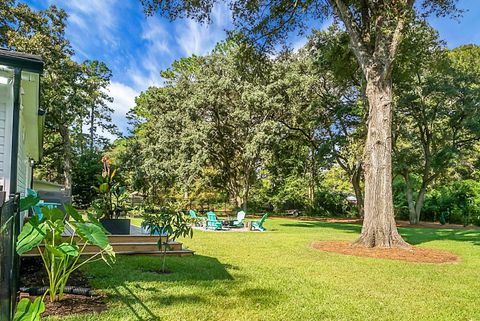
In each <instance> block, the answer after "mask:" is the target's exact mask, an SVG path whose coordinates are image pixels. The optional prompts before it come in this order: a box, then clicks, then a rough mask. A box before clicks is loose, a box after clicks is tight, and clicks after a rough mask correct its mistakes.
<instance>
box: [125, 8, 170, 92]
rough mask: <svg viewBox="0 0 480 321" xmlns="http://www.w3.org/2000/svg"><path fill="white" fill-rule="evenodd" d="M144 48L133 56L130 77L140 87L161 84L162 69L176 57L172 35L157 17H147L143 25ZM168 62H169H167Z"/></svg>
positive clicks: (129, 71) (129, 69) (141, 34)
mask: <svg viewBox="0 0 480 321" xmlns="http://www.w3.org/2000/svg"><path fill="white" fill-rule="evenodd" d="M141 27H142V29H141V33H140V38H141V39H142V40H143V42H144V43H143V46H142V49H141V50H139V51H138V52H137V54H136V56H135V57H131V59H130V64H129V68H128V70H127V74H128V77H129V78H130V79H131V82H132V83H133V84H135V87H136V88H138V89H142V90H143V89H146V88H148V87H149V86H152V85H155V86H159V85H160V84H161V79H160V71H161V70H162V69H164V68H165V67H167V66H168V65H169V64H170V62H171V61H172V60H173V59H174V52H173V48H172V46H171V44H170V42H171V36H170V33H169V32H168V30H167V28H166V24H165V23H162V21H161V20H160V19H158V18H156V17H150V18H148V19H146V20H145V21H144V22H143V23H142V25H141ZM166 62H168V64H166Z"/></svg>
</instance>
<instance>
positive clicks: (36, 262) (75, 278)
mask: <svg viewBox="0 0 480 321" xmlns="http://www.w3.org/2000/svg"><path fill="white" fill-rule="evenodd" d="M44 286H48V276H47V272H46V271H45V268H44V267H43V264H42V261H41V258H39V257H24V258H22V259H21V265H20V287H27V288H29V287H44ZM67 286H75V287H78V288H91V286H90V282H89V279H88V277H87V276H86V275H85V274H84V273H83V272H81V271H80V270H76V271H74V272H73V273H72V274H71V275H70V278H69V279H68V282H67ZM20 296H21V297H27V298H29V299H31V300H35V298H36V297H37V296H38V295H33V294H30V295H29V294H28V293H24V292H21V293H20ZM105 298H106V296H104V295H99V294H94V295H92V296H87V295H79V294H69V293H66V294H64V296H63V299H62V300H61V301H59V302H54V303H52V302H50V299H49V296H48V295H47V296H46V297H45V300H44V302H45V312H44V313H43V314H42V316H43V317H46V316H50V315H55V316H65V315H70V314H85V313H89V314H90V313H99V312H102V311H105V310H106V309H107V305H106V304H105Z"/></svg>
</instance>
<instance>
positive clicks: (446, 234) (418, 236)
mask: <svg viewBox="0 0 480 321" xmlns="http://www.w3.org/2000/svg"><path fill="white" fill-rule="evenodd" d="M399 232H400V234H401V235H402V236H403V237H404V239H405V240H406V241H407V242H408V243H410V244H412V245H417V244H422V243H427V242H431V241H444V240H445V241H458V242H470V243H472V244H474V245H480V231H479V230H460V229H435V228H408V227H401V228H399Z"/></svg>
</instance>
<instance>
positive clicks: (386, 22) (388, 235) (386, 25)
mask: <svg viewBox="0 0 480 321" xmlns="http://www.w3.org/2000/svg"><path fill="white" fill-rule="evenodd" d="M329 2H330V4H331V5H332V7H333V8H334V10H335V12H336V14H337V16H339V17H340V18H341V20H342V21H343V22H344V24H345V29H346V31H347V33H348V35H349V39H350V46H351V48H352V51H353V53H354V54H355V57H356V58H357V61H358V64H359V66H360V67H361V69H362V71H363V74H364V76H365V80H366V82H367V84H366V95H367V100H368V120H367V123H368V124H367V128H368V130H367V140H366V142H365V148H364V161H363V166H364V177H365V200H364V220H363V226H362V233H361V235H360V237H359V238H358V239H357V240H356V241H355V242H354V245H364V246H368V247H402V248H409V247H410V245H409V244H408V243H407V242H405V241H404V240H403V239H402V237H401V236H400V234H399V233H398V230H397V226H396V224H395V217H394V212H393V195H392V75H391V73H392V66H393V61H394V59H395V56H396V53H397V49H398V46H399V44H400V40H401V36H402V33H403V28H404V25H405V21H406V19H407V17H408V12H409V11H410V10H411V8H412V7H413V0H404V1H400V0H398V1H397V2H391V3H389V5H391V7H392V9H393V8H395V6H398V7H396V9H398V12H397V13H394V12H388V10H389V9H387V7H388V6H387V7H385V8H380V5H378V4H373V3H372V4H369V3H368V2H365V3H364V4H363V7H364V9H366V15H365V17H362V19H361V20H362V21H360V22H359V21H358V20H356V18H355V17H354V16H353V14H352V12H351V10H350V7H349V6H348V3H347V1H344V0H329ZM373 9H376V10H373ZM371 14H373V15H371Z"/></svg>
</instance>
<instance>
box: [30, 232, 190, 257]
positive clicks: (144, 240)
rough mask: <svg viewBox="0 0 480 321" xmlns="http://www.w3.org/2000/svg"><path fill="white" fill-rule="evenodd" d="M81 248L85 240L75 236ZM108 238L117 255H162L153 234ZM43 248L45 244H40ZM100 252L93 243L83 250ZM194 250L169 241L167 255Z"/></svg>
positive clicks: (37, 254) (34, 250) (31, 252)
mask: <svg viewBox="0 0 480 321" xmlns="http://www.w3.org/2000/svg"><path fill="white" fill-rule="evenodd" d="M63 238H64V239H65V241H67V242H68V240H70V236H64V237H63ZM75 239H76V242H77V244H78V246H80V248H81V247H82V246H83V244H84V243H83V242H81V240H80V239H78V238H77V237H76V238H75ZM108 239H109V241H110V245H112V247H113V250H114V251H115V254H116V255H162V254H163V253H164V252H163V248H162V251H160V250H159V248H158V243H157V242H158V239H159V236H151V235H144V234H142V235H109V236H108ZM40 248H41V249H43V245H40ZM97 252H98V248H97V247H96V246H93V245H87V246H86V247H85V250H84V252H83V255H93V254H95V253H97ZM193 254H194V251H192V250H188V249H184V248H183V244H182V243H181V242H169V243H168V246H167V251H166V255H168V256H189V255H193ZM39 255H40V254H39V253H38V249H33V250H31V251H29V252H27V253H25V254H23V255H22V256H39Z"/></svg>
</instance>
